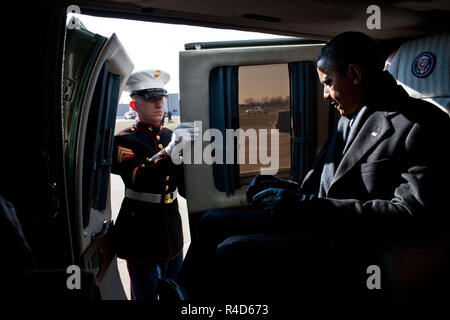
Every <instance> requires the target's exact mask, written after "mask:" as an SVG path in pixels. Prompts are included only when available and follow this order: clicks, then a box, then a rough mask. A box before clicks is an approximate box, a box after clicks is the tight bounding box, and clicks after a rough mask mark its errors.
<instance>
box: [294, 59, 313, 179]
mask: <svg viewBox="0 0 450 320" xmlns="http://www.w3.org/2000/svg"><path fill="white" fill-rule="evenodd" d="M316 82H317V80H316V68H315V67H314V64H313V63H312V62H310V61H299V62H291V63H289V83H290V98H291V119H292V134H291V145H292V157H291V163H292V165H291V176H292V179H293V180H294V181H297V182H301V181H302V180H303V178H304V177H305V175H306V173H307V171H308V170H309V169H310V168H311V166H312V163H313V161H314V157H315V145H316V112H315V109H316Z"/></svg>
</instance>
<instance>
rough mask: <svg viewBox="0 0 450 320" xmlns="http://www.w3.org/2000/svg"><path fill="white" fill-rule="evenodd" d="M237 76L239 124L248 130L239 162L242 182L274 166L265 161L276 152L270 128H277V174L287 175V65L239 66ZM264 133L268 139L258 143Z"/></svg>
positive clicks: (288, 141)
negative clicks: (241, 159) (242, 156)
mask: <svg viewBox="0 0 450 320" xmlns="http://www.w3.org/2000/svg"><path fill="white" fill-rule="evenodd" d="M238 77H239V127H240V128H241V129H243V130H244V132H246V133H247V135H246V138H245V163H242V162H241V164H240V177H241V184H247V183H248V182H249V180H250V179H251V178H252V177H253V176H255V175H256V174H258V173H260V170H261V168H269V167H271V166H272V167H273V166H274V163H269V164H268V163H267V162H268V160H275V159H273V158H274V156H276V154H275V153H274V150H272V148H273V147H274V146H272V143H271V141H272V139H271V129H279V140H278V141H279V148H278V153H279V156H278V157H277V159H276V160H277V161H278V168H279V169H278V172H277V175H278V176H283V177H289V175H290V168H291V143H290V131H291V130H290V128H291V123H290V109H289V103H290V96H289V71H288V65H287V64H273V65H258V66H241V67H239V76H238ZM251 129H255V130H256V133H257V140H258V142H256V141H252V139H251V138H250V134H251V131H249V130H251ZM265 132H266V133H265ZM264 135H265V136H266V141H267V143H261V142H264V138H263V139H262V141H261V138H262V137H264ZM247 136H248V138H247ZM274 141H275V140H274ZM252 156H253V159H252ZM255 157H256V159H255ZM255 160H256V161H255ZM264 162H265V163H264Z"/></svg>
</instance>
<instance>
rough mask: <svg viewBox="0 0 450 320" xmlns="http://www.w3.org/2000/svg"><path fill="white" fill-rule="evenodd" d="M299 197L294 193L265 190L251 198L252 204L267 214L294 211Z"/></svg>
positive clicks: (286, 190) (275, 189)
mask: <svg viewBox="0 0 450 320" xmlns="http://www.w3.org/2000/svg"><path fill="white" fill-rule="evenodd" d="M300 197H301V195H300V194H298V193H297V192H295V191H292V190H289V189H281V188H267V189H265V190H263V191H261V192H259V193H257V194H256V195H255V196H254V197H253V203H254V204H256V205H258V206H259V207H260V208H261V209H263V210H264V211H266V212H267V213H270V214H273V213H276V212H280V211H284V210H295V209H296V207H297V205H298V203H299V202H300Z"/></svg>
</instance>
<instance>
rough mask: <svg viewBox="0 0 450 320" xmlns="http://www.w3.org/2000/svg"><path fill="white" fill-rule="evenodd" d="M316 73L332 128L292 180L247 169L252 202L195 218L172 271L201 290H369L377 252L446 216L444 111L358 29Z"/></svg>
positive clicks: (323, 58) (330, 51) (431, 229)
mask: <svg viewBox="0 0 450 320" xmlns="http://www.w3.org/2000/svg"><path fill="white" fill-rule="evenodd" d="M317 72H318V75H319V80H320V82H321V83H322V84H323V85H324V98H325V99H326V100H328V101H329V102H330V104H331V105H333V106H334V107H335V108H336V109H337V110H338V111H339V113H340V114H341V117H340V119H339V122H338V125H337V128H336V130H335V131H334V132H333V134H332V136H331V137H330V139H329V141H328V142H327V144H326V145H325V146H324V148H323V149H322V151H321V152H320V154H319V156H318V157H317V159H316V162H315V164H314V166H313V168H312V170H311V171H310V172H309V173H308V174H307V175H306V177H305V179H304V181H303V183H302V185H301V186H299V185H297V184H296V183H293V182H290V181H285V180H281V179H277V178H276V177H271V176H257V177H255V178H254V180H253V181H252V183H251V184H250V185H249V187H248V190H247V197H248V200H249V202H251V203H252V204H253V205H256V206H258V207H259V208H260V209H262V211H259V210H254V208H253V210H250V209H249V208H246V209H242V210H238V211H232V210H227V211H225V210H213V211H210V212H208V213H207V214H206V215H205V216H204V217H203V218H202V219H201V221H200V222H199V224H198V228H197V232H196V233H194V234H193V241H192V244H191V248H190V252H188V255H187V257H186V260H185V265H184V267H183V269H182V273H181V274H180V278H179V281H180V283H181V284H183V285H185V286H186V287H188V288H193V284H195V289H197V290H196V292H195V293H196V294H198V295H199V296H202V292H203V293H204V292H208V295H210V292H211V291H210V290H212V291H213V292H214V290H215V289H216V290H215V291H216V292H218V295H217V297H226V296H229V295H231V296H236V295H238V296H240V295H241V296H242V297H248V296H252V297H254V296H261V297H273V298H277V297H283V296H284V297H285V296H290V295H291V294H292V290H295V291H296V292H295V296H297V297H298V295H299V294H300V295H302V296H304V297H320V296H323V295H324V294H330V295H331V296H334V297H336V296H337V295H336V293H339V294H342V293H343V292H344V291H345V288H349V287H351V288H352V289H350V290H349V291H350V292H351V293H352V294H353V293H356V292H359V293H361V292H363V293H367V291H368V290H367V287H366V279H367V277H368V275H367V273H366V270H367V267H368V266H369V265H372V264H377V265H379V264H380V263H381V262H380V260H378V253H379V252H380V251H382V250H383V249H384V248H387V247H389V246H391V245H394V244H395V245H398V244H401V243H411V242H414V241H415V242H421V241H425V240H426V241H430V240H431V239H432V238H433V237H435V236H439V235H441V234H442V233H443V232H444V226H445V225H448V221H449V217H448V216H449V212H450V210H449V205H448V201H447V200H446V197H445V188H443V187H442V182H447V181H449V170H448V164H449V163H450V161H449V156H448V153H447V152H446V150H445V149H444V147H443V143H442V142H444V143H448V141H449V116H448V115H447V114H445V113H444V112H443V111H441V110H439V109H438V108H437V107H435V106H433V105H431V104H429V103H427V102H424V101H421V100H417V99H413V98H410V97H409V96H408V95H407V93H406V92H405V91H404V90H403V88H402V87H401V86H398V85H397V84H396V82H395V80H394V79H393V78H392V76H390V74H388V73H387V72H385V71H383V62H382V56H381V53H380V50H379V48H378V46H377V44H376V43H375V42H374V41H373V40H372V39H371V38H369V37H368V36H366V35H364V34H362V33H357V32H346V33H343V34H340V35H338V36H337V37H335V38H334V39H332V40H331V41H330V42H328V44H327V45H325V46H324V47H323V49H322V50H321V52H320V54H319V57H318V63H317ZM194 269H195V270H194ZM202 278H206V279H208V280H207V283H205V282H204V281H203V280H202ZM211 278H212V279H214V281H213V280H211ZM297 285H298V286H297ZM384 289H386V288H385V287H384ZM297 290H300V291H297ZM359 293H356V294H357V295H358V294H359Z"/></svg>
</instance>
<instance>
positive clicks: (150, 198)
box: [125, 189, 178, 204]
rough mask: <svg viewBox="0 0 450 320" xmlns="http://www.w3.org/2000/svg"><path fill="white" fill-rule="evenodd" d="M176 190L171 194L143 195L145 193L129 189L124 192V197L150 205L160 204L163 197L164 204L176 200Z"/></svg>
mask: <svg viewBox="0 0 450 320" xmlns="http://www.w3.org/2000/svg"><path fill="white" fill-rule="evenodd" d="M177 194H178V192H177V190H175V191H174V192H172V193H168V194H165V195H162V194H159V193H145V192H137V191H134V190H131V189H126V190H125V197H127V198H130V199H133V200H139V201H144V202H150V203H161V198H162V197H164V203H165V204H168V203H172V202H173V201H174V200H175V199H176V198H177Z"/></svg>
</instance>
